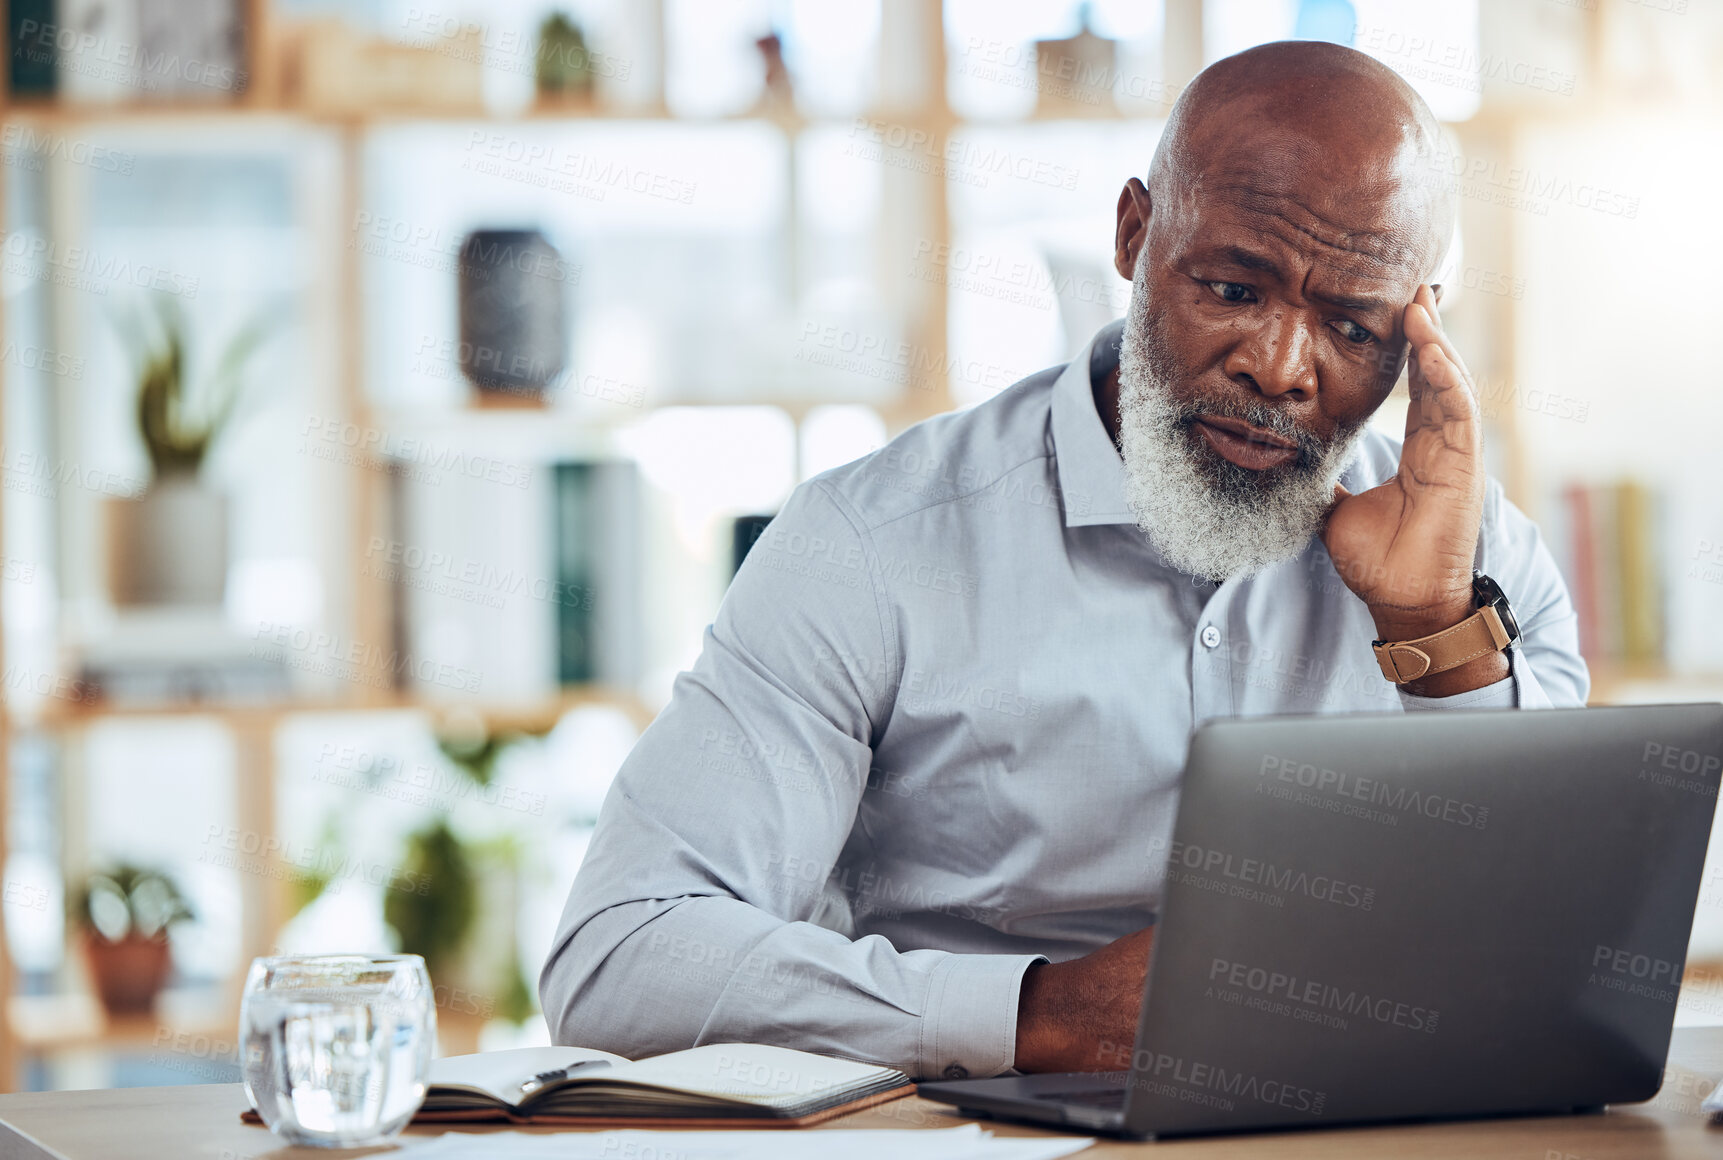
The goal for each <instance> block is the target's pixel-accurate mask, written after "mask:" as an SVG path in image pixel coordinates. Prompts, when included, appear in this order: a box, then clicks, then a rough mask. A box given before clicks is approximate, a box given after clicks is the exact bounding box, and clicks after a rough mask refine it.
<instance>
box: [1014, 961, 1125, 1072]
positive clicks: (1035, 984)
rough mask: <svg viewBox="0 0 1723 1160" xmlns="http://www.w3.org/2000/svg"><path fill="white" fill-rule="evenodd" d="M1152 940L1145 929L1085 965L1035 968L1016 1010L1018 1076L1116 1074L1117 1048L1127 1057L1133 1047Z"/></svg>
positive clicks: (1025, 977) (1028, 973) (1025, 980)
mask: <svg viewBox="0 0 1723 1160" xmlns="http://www.w3.org/2000/svg"><path fill="white" fill-rule="evenodd" d="M1154 937H1155V929H1154V927H1148V928H1147V929H1144V930H1139V931H1137V932H1136V933H1135V934H1128V935H1126V936H1125V937H1124V938H1121V939H1118V940H1116V941H1114V942H1110V943H1108V944H1107V945H1106V946H1104V947H1102V948H1101V949H1100V950H1098V951H1092V952H1091V953H1089V954H1086V955H1084V956H1083V957H1082V958H1080V959H1072V960H1071V961H1070V962H1065V963H1037V964H1036V965H1035V966H1033V967H1030V968H1029V970H1028V971H1026V972H1025V973H1024V975H1023V994H1022V997H1021V998H1020V999H1019V1000H1018V1003H1017V1060H1016V1067H1017V1070H1018V1071H1025V1072H1030V1071H1112V1070H1116V1069H1117V1068H1118V1067H1119V1063H1118V1059H1119V1049H1120V1045H1123V1050H1124V1052H1125V1055H1126V1057H1127V1058H1128V1057H1129V1053H1130V1051H1131V1049H1132V1047H1134V1046H1135V1044H1136V1039H1137V1019H1138V1017H1139V1015H1140V1014H1141V1012H1142V1006H1143V983H1144V981H1145V980H1146V979H1147V977H1148V971H1149V947H1150V946H1151V944H1152V943H1153V942H1154ZM1104 1045H1105V1046H1104Z"/></svg>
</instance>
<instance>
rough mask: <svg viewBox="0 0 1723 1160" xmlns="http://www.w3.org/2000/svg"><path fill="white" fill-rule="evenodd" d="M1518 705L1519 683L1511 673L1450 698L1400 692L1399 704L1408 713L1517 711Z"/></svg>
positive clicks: (1402, 690) (1403, 690)
mask: <svg viewBox="0 0 1723 1160" xmlns="http://www.w3.org/2000/svg"><path fill="white" fill-rule="evenodd" d="M1519 703H1520V696H1519V682H1518V681H1517V680H1515V679H1514V675H1513V674H1512V673H1509V674H1508V675H1507V676H1505V677H1503V678H1502V679H1501V680H1499V681H1497V682H1496V683H1495V684H1493V685H1485V686H1484V687H1483V688H1481V689H1468V690H1466V691H1465V692H1464V693H1455V694H1454V695H1453V696H1452V697H1419V696H1415V695H1414V694H1412V693H1408V692H1407V691H1406V690H1405V689H1401V690H1400V704H1401V705H1402V706H1403V707H1404V708H1405V709H1406V711H1407V712H1409V713H1410V712H1421V711H1423V710H1426V709H1517V708H1519Z"/></svg>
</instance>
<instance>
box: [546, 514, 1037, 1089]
mask: <svg viewBox="0 0 1723 1160" xmlns="http://www.w3.org/2000/svg"><path fill="white" fill-rule="evenodd" d="M879 575H880V573H879V568H878V560H877V556H876V554H875V552H874V550H873V547H872V543H871V540H870V539H869V537H868V536H867V534H866V532H865V531H864V530H863V526H862V524H861V522H860V521H859V520H857V519H855V518H854V515H853V513H852V512H851V511H850V510H849V509H848V508H847V506H845V505H844V504H843V501H842V500H841V499H840V498H839V497H837V496H836V495H835V494H833V493H832V492H831V491H829V490H828V489H827V488H826V487H825V485H824V484H823V483H822V481H820V480H814V481H812V482H811V483H808V484H805V485H803V486H802V487H801V488H799V489H798V490H797V491H796V493H795V494H794V495H792V496H791V498H790V500H789V502H788V503H787V504H786V505H785V507H784V510H783V511H782V512H781V513H780V514H779V515H778V516H777V518H775V519H774V520H773V521H772V523H771V524H770V525H768V527H767V529H766V531H765V532H764V533H763V534H762V536H761V538H760V540H759V541H758V542H757V543H756V544H755V545H754V547H753V550H752V551H751V552H750V553H749V556H748V559H747V561H746V562H745V563H744V565H743V567H742V568H741V570H740V571H739V572H738V573H737V576H736V578H735V581H734V582H733V583H732V585H731V587H730V590H729V592H728V594H727V595H726V597H725V599H724V602H723V605H722V607H721V608H720V610H719V613H718V616H717V619H716V621H715V622H714V624H713V625H712V626H711V627H710V628H709V629H708V630H707V632H706V637H705V642H704V648H703V650H702V652H701V655H700V658H699V660H698V661H697V662H696V663H695V665H694V667H693V669H692V670H691V671H689V672H686V673H683V674H681V675H680V676H679V677H678V678H677V681H676V685H675V689H674V692H673V695H672V698H671V701H670V704H669V705H668V706H667V707H666V708H665V710H664V712H663V713H662V714H660V715H659V717H658V719H657V720H656V721H654V722H653V724H652V725H651V727H650V728H648V729H647V731H646V732H645V734H644V735H643V736H642V737H641V739H640V741H639V743H638V744H637V745H636V746H635V748H634V750H633V752H632V753H631V754H630V755H629V757H628V759H627V761H626V762H625V763H624V764H623V767H622V769H621V771H620V773H619V774H618V775H617V779H616V782H615V784H614V785H613V786H612V787H611V790H610V793H609V796H608V797H607V798H606V800H605V804H604V808H603V810H602V811H601V813H600V816H599V821H598V828H597V831H596V832H595V834H594V835H593V839H592V843H591V845H590V847H589V849H588V852H587V855H586V858H585V861H584V862H583V863H582V866H581V869H580V872H579V874H578V875H577V877H576V879H575V883H574V886H573V889H572V891H571V892H570V895H569V899H568V904H567V906H566V908H565V910H564V912H563V916H562V922H561V925H560V927H559V930H558V934H557V937H556V940H555V943H554V947H553V950H552V952H551V955H550V957H549V960H548V961H547V962H546V964H545V967H544V971H543V974H542V975H541V978H540V983H539V992H540V996H541V999H542V1000H543V1004H544V1011H545V1016H546V1019H547V1021H548V1022H549V1024H550V1028H551V1033H552V1036H553V1037H554V1038H555V1040H556V1041H557V1042H558V1043H568V1044H578V1045H581V1046H586V1047H597V1048H603V1049H606V1050H610V1051H615V1052H617V1053H619V1054H622V1055H627V1056H631V1057H638V1056H644V1055H654V1054H659V1053H662V1052H667V1051H674V1050H679V1049H682V1048H687V1047H692V1046H696V1045H698V1044H702V1043H713V1042H759V1043H772V1044H778V1045H781V1046H785V1047H792V1048H799V1049H802V1050H806V1051H816V1052H823V1053H826V1054H833V1055H841V1056H847V1057H850V1058H855V1059H865V1060H871V1061H875V1062H879V1063H882V1064H887V1065H890V1066H893V1067H897V1068H900V1069H902V1070H904V1071H906V1072H908V1073H910V1074H911V1075H917V1076H925V1075H940V1074H947V1073H951V1074H956V1073H957V1071H959V1070H961V1071H962V1072H966V1073H967V1074H970V1075H978V1076H979V1075H993V1074H997V1073H999V1072H1001V1071H1004V1070H1007V1069H1008V1068H1010V1066H1011V1065H1012V1062H1013V1058H1014V1053H1015V1032H1016V1019H1017V1000H1018V994H1019V990H1020V987H1021V980H1022V975H1023V972H1024V970H1025V969H1026V968H1027V967H1028V966H1029V965H1030V964H1031V963H1034V962H1036V961H1038V956H1033V955H975V954H955V953H948V952H945V951H939V950H930V949H914V950H904V951H900V950H898V949H896V948H895V947H893V946H892V944H891V943H890V942H888V941H887V940H886V939H884V938H882V937H880V936H878V935H869V936H867V937H864V938H859V939H857V938H851V937H849V935H848V934H846V933H845V932H844V930H843V929H842V928H843V927H844V926H845V921H844V916H843V913H842V907H841V905H839V906H837V907H835V908H834V907H833V904H832V896H831V893H830V892H829V891H827V890H826V889H825V883H826V878H827V876H828V875H829V874H830V873H831V871H832V869H833V868H834V866H836V865H837V864H838V862H839V857H840V854H841V853H842V851H843V849H844V846H845V843H846V842H847V841H848V840H849V838H850V834H851V830H852V828H853V827H854V825H855V820H856V812H857V807H858V805H859V803H860V801H861V797H862V794H863V793H864V792H865V791H866V788H867V782H868V774H869V770H870V766H871V758H872V749H871V743H872V739H873V738H874V737H875V736H876V735H877V733H878V731H879V730H881V729H883V727H884V723H885V717H886V715H887V714H888V713H889V712H890V706H891V703H892V699H893V690H894V689H895V686H896V683H897V674H898V673H899V672H900V668H901V666H900V658H899V656H898V654H897V645H896V643H895V640H894V631H893V619H892V610H891V606H890V603H889V601H888V600H887V599H886V597H885V592H884V590H883V587H882V584H881V582H880V580H879Z"/></svg>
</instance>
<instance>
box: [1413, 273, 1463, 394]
mask: <svg viewBox="0 0 1723 1160" xmlns="http://www.w3.org/2000/svg"><path fill="white" fill-rule="evenodd" d="M1405 328H1406V341H1407V342H1409V343H1411V344H1412V350H1413V351H1414V352H1417V351H1421V350H1423V349H1424V347H1426V346H1428V345H1429V344H1430V343H1435V344H1436V345H1437V346H1439V347H1441V348H1442V353H1443V354H1445V355H1447V356H1448V361H1449V362H1451V363H1453V364H1454V365H1455V366H1457V367H1459V368H1460V370H1461V373H1462V374H1463V373H1465V367H1466V360H1464V359H1462V358H1461V357H1460V352H1459V351H1458V350H1455V349H1454V344H1453V343H1451V342H1449V341H1448V336H1447V334H1445V333H1444V332H1443V330H1442V322H1441V318H1440V316H1439V315H1438V314H1437V313H1436V298H1435V296H1434V295H1433V294H1431V293H1430V288H1429V287H1428V286H1420V287H1418V294H1417V297H1415V298H1413V299H1412V304H1411V305H1410V306H1408V307H1406V318H1405Z"/></svg>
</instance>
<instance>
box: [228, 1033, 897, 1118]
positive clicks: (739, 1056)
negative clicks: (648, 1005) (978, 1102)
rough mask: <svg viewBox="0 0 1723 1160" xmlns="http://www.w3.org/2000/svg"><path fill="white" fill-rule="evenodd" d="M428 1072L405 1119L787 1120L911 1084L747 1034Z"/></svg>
mask: <svg viewBox="0 0 1723 1160" xmlns="http://www.w3.org/2000/svg"><path fill="white" fill-rule="evenodd" d="M428 1080H429V1082H428V1085H427V1087H428V1090H427V1091H426V1093H425V1102H424V1104H423V1105H422V1106H421V1107H420V1108H419V1111H418V1113H417V1114H416V1115H415V1116H414V1117H413V1119H414V1122H416V1123H449V1122H456V1123H458V1122H468V1121H508V1122H512V1123H517V1124H561V1125H568V1126H580V1127H589V1128H591V1127H616V1126H625V1127H635V1128H644V1127H724V1128H797V1127H806V1126H807V1125H810V1124H816V1123H820V1122H822V1121H825V1120H829V1119H833V1118H836V1117H838V1116H845V1115H849V1114H850V1113H851V1112H855V1111H860V1110H861V1109H862V1108H867V1107H872V1106H874V1105H876V1104H881V1103H886V1102H888V1101H890V1100H895V1099H900V1098H902V1097H903V1096H907V1095H911V1094H913V1093H914V1091H915V1085H914V1083H913V1082H912V1081H911V1080H910V1078H909V1077H908V1076H907V1075H905V1074H904V1073H903V1072H901V1071H896V1070H894V1069H892V1068H889V1067H879V1066H877V1065H875V1064H868V1063H855V1062H853V1061H850V1060H846V1059H834V1058H831V1057H829V1056H824V1055H815V1054H813V1053H812V1052H807V1051H793V1050H791V1049H789V1048H787V1047H770V1046H765V1045H762V1044H751V1043H712V1044H707V1045H705V1046H703V1047H694V1048H690V1049H688V1050H686V1051H673V1052H671V1053H669V1054H668V1055H658V1056H653V1057H652V1058H650V1059H642V1060H637V1061H630V1060H627V1059H624V1058H623V1057H622V1056H620V1055H612V1054H611V1053H609V1052H607V1051H596V1050H593V1049H591V1048H584V1047H522V1048H516V1049H514V1050H512V1051H487V1052H481V1053H479V1054H477V1055H455V1056H449V1057H447V1058H445V1059H439V1060H436V1061H434V1062H433V1063H432V1064H431V1070H430V1075H429V1077H428ZM246 1118H248V1119H255V1118H256V1113H255V1112H247V1113H246Z"/></svg>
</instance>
